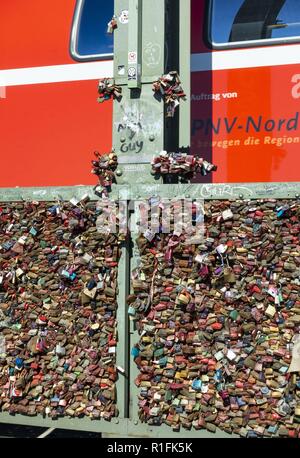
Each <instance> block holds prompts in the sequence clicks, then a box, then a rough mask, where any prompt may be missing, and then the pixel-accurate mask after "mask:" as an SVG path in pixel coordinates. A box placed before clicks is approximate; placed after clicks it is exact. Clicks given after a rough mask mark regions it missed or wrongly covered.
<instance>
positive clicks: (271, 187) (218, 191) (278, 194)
mask: <svg viewBox="0 0 300 458" xmlns="http://www.w3.org/2000/svg"><path fill="white" fill-rule="evenodd" d="M151 196H153V197H155V196H160V197H162V198H166V199H172V198H178V199H185V198H186V199H204V200H211V199H216V200H218V199H219V200H252V199H295V198H299V197H300V183H299V182H295V183H228V184H226V183H225V184H224V183H218V184H171V185H162V184H156V185H155V184H153V185H138V186H130V187H126V186H123V187H120V188H119V198H121V199H127V200H138V199H146V200H147V199H149V198H150V197H151Z"/></svg>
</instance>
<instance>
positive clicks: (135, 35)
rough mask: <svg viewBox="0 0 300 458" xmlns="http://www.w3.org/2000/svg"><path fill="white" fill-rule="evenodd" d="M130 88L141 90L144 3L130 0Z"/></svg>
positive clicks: (128, 73)
mask: <svg viewBox="0 0 300 458" xmlns="http://www.w3.org/2000/svg"><path fill="white" fill-rule="evenodd" d="M129 18H130V25H129V30H128V72H127V75H128V88H129V89H137V88H139V89H140V88H141V77H142V62H141V56H142V2H141V0H129Z"/></svg>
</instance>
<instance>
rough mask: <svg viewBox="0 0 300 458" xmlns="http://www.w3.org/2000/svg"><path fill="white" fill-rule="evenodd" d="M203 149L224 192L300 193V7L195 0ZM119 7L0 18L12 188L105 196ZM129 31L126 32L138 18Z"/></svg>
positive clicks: (44, 9) (196, 114) (196, 118)
mask: <svg viewBox="0 0 300 458" xmlns="http://www.w3.org/2000/svg"><path fill="white" fill-rule="evenodd" d="M191 3H192V26H191V35H192V40H191V41H192V55H191V81H192V94H191V111H192V123H191V146H192V151H194V152H195V153H196V154H200V155H202V156H205V157H207V158H209V159H211V160H212V162H214V163H216V164H218V166H219V168H218V172H216V173H215V174H214V175H213V176H210V179H212V180H214V182H225V183H226V182H227V183H230V182H256V181H257V182H258V181H299V180H298V179H299V172H298V165H299V159H298V155H299V149H300V131H299V125H300V124H299V123H300V114H299V112H300V109H299V103H300V101H299V98H300V0H263V1H262V0H229V1H226V2H224V0H206V1H205V0H191ZM113 4H114V2H113V0H108V1H106V2H103V1H101V0H78V1H75V0H63V1H61V0H52V2H47V1H46V0H27V1H26V2H24V1H23V0H11V1H9V2H2V5H1V18H0V113H1V114H0V116H1V124H0V150H1V159H0V164H1V167H0V186H1V187H14V186H56V185H65V186H72V185H76V184H93V183H94V179H93V176H92V175H91V174H90V169H89V166H88V165H87V164H89V160H90V153H91V151H93V150H95V149H98V150H100V151H106V150H108V149H110V147H111V144H112V104H111V103H110V102H108V103H105V104H103V105H102V106H101V109H100V108H99V105H98V104H97V102H96V99H97V92H96V91H97V80H98V79H99V78H100V77H104V76H112V75H113V42H112V38H111V35H107V34H106V28H107V22H108V21H109V20H110V19H111V17H112V14H113V10H114V7H113ZM118 20H119V21H126V20H127V18H126V11H124V12H122V14H121V15H120V17H118Z"/></svg>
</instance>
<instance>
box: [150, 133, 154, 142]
mask: <svg viewBox="0 0 300 458" xmlns="http://www.w3.org/2000/svg"><path fill="white" fill-rule="evenodd" d="M149 140H150V142H154V140H155V136H154V135H153V134H151V135H149Z"/></svg>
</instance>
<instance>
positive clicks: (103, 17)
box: [70, 0, 114, 61]
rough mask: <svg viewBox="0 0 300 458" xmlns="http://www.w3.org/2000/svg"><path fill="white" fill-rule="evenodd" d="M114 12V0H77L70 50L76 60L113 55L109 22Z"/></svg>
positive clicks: (107, 57) (96, 58)
mask: <svg viewBox="0 0 300 458" xmlns="http://www.w3.org/2000/svg"><path fill="white" fill-rule="evenodd" d="M113 14H114V0H105V1H103V0H77V3H76V8H75V13H74V19H73V26H72V32H71V43H70V51H71V55H72V57H73V58H74V59H75V60H85V61H86V60H99V59H101V60H102V59H111V58H112V57H113V34H108V33H107V24H108V22H109V21H110V20H111V19H112V17H113Z"/></svg>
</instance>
